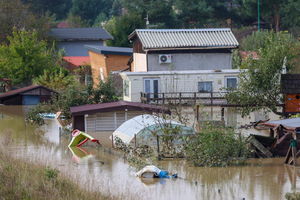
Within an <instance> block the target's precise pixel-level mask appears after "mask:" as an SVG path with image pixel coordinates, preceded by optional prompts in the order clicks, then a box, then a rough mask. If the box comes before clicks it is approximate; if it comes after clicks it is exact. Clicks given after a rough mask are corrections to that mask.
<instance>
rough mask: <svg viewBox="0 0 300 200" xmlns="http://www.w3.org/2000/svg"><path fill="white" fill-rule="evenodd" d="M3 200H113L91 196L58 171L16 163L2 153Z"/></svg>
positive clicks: (0, 165)
mask: <svg viewBox="0 0 300 200" xmlns="http://www.w3.org/2000/svg"><path fill="white" fill-rule="evenodd" d="M0 196H1V199H49V200H51V199H53V200H54V199H55V200H56V199H91V200H92V199H110V198H108V197H105V196H104V195H102V194H99V193H95V192H93V193H92V192H88V191H85V190H83V189H81V188H79V186H78V185H76V184H75V183H72V182H71V181H69V180H68V179H66V178H65V177H63V176H62V175H60V174H59V171H58V170H57V169H53V168H50V167H44V166H39V165H35V164H29V163H25V162H22V161H20V160H15V159H12V158H11V156H8V155H6V154H5V153H3V152H2V151H1V150H0Z"/></svg>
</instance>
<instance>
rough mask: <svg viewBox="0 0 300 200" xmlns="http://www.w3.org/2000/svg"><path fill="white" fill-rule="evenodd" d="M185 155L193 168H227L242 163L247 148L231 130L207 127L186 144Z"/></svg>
mask: <svg viewBox="0 0 300 200" xmlns="http://www.w3.org/2000/svg"><path fill="white" fill-rule="evenodd" d="M186 155H187V159H188V160H189V161H191V162H192V163H193V164H194V165H195V166H208V167H214V166H228V165H236V164H242V163H244V161H245V160H246V158H247V156H248V148H247V145H246V142H245V139H244V138H243V137H242V136H240V135H238V134H236V133H235V132H234V130H233V129H230V128H223V127H213V126H210V125H208V126H206V127H204V128H202V130H201V131H200V133H198V134H196V136H195V138H193V139H192V140H190V141H189V142H188V144H187V146H186Z"/></svg>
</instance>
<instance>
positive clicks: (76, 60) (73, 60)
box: [63, 56, 91, 67]
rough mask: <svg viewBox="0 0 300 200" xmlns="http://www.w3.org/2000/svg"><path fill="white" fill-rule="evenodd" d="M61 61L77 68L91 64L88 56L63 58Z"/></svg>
mask: <svg viewBox="0 0 300 200" xmlns="http://www.w3.org/2000/svg"><path fill="white" fill-rule="evenodd" d="M63 59H64V60H65V61H66V62H68V63H70V64H71V65H74V66H77V67H79V66H84V65H90V64H91V61H90V57H89V56H65V57H63Z"/></svg>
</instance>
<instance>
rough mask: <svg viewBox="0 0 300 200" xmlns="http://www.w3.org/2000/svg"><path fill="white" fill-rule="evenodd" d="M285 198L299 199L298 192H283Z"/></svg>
mask: <svg viewBox="0 0 300 200" xmlns="http://www.w3.org/2000/svg"><path fill="white" fill-rule="evenodd" d="M285 198H286V199H287V200H300V193H299V192H297V193H291V192H289V193H286V194H285Z"/></svg>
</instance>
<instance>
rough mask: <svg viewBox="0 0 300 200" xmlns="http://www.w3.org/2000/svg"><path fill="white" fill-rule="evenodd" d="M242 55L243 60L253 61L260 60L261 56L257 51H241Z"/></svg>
mask: <svg viewBox="0 0 300 200" xmlns="http://www.w3.org/2000/svg"><path fill="white" fill-rule="evenodd" d="M240 55H241V58H242V60H246V59H248V58H252V59H253V60H258V59H259V56H258V54H257V52H255V51H240Z"/></svg>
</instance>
